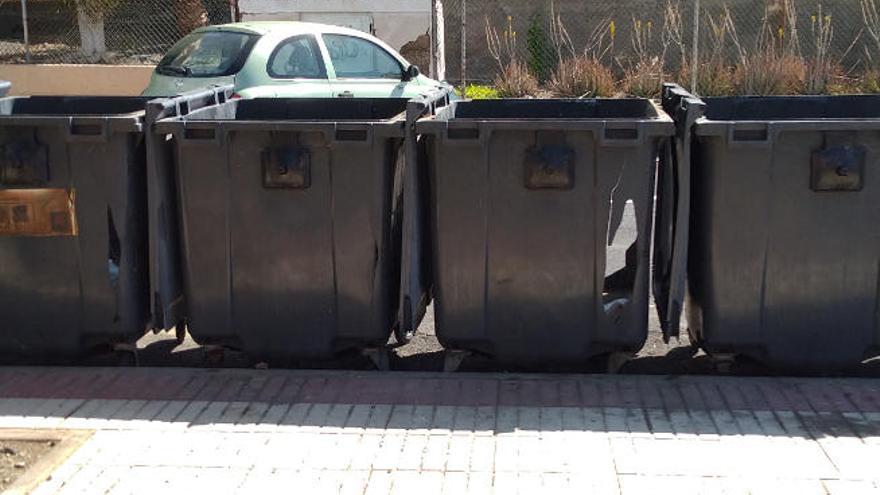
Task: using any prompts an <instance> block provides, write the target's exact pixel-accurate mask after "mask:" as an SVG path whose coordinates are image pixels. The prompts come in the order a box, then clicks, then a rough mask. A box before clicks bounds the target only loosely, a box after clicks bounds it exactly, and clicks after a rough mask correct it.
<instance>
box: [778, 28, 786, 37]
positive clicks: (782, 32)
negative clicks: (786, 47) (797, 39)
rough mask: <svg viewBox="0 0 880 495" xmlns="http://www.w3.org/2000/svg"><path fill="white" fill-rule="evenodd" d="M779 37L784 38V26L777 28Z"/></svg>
mask: <svg viewBox="0 0 880 495" xmlns="http://www.w3.org/2000/svg"><path fill="white" fill-rule="evenodd" d="M779 37H780V38H785V28H784V27H780V28H779Z"/></svg>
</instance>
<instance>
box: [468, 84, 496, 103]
mask: <svg viewBox="0 0 880 495" xmlns="http://www.w3.org/2000/svg"><path fill="white" fill-rule="evenodd" d="M463 93H464V97H465V98H469V99H471V100H494V99H496V98H498V97H499V96H498V90H497V89H495V88H493V87H492V86H485V85H480V84H469V85H468V86H467V87H466V88H464V92H463Z"/></svg>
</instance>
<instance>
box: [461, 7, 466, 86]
mask: <svg viewBox="0 0 880 495" xmlns="http://www.w3.org/2000/svg"><path fill="white" fill-rule="evenodd" d="M461 87H462V88H466V87H467V0H461Z"/></svg>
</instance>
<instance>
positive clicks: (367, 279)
mask: <svg viewBox="0 0 880 495" xmlns="http://www.w3.org/2000/svg"><path fill="white" fill-rule="evenodd" d="M372 139H373V142H368V141H364V142H340V141H337V142H336V143H335V144H334V148H333V153H332V155H331V158H330V159H331V164H330V167H329V168H330V170H331V175H332V179H331V181H332V184H331V185H330V188H331V194H332V202H333V204H332V210H331V211H332V215H333V218H332V225H333V239H332V242H333V245H332V249H333V253H334V261H335V266H336V273H335V276H336V281H335V284H336V287H335V289H336V299H337V302H336V310H337V317H338V323H337V325H338V328H337V335H336V336H335V337H336V339H338V340H339V342H338V343H337V346H345V345H348V344H351V345H360V344H362V343H363V340H364V338H365V337H366V336H370V338H368V339H367V340H371V341H372V342H369V343H370V344H373V345H380V344H384V343H385V341H387V338H388V335H389V334H390V331H391V328H392V327H393V326H394V321H395V319H396V310H397V305H398V299H399V298H398V291H397V289H398V287H399V285H400V239H399V238H397V239H392V231H391V216H390V215H388V214H387V213H386V212H390V211H391V203H392V191H393V188H394V172H395V169H396V168H397V167H396V165H397V162H398V160H402V159H403V155H402V154H401V153H400V150H401V149H402V144H403V143H402V140H401V139H397V138H395V139H386V138H383V137H379V136H373V138H372ZM346 342H347V343H346Z"/></svg>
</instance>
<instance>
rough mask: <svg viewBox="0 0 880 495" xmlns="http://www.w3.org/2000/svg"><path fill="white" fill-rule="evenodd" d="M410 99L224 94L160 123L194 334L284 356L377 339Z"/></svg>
mask: <svg viewBox="0 0 880 495" xmlns="http://www.w3.org/2000/svg"><path fill="white" fill-rule="evenodd" d="M406 103H407V102H406V100H403V99H256V100H231V101H229V102H227V103H226V104H224V105H220V106H217V107H210V108H207V109H203V110H199V111H195V112H191V113H189V115H186V116H184V117H180V118H176V119H166V120H162V121H159V122H158V123H157V125H156V131H157V132H159V133H167V134H170V135H172V136H173V139H174V143H175V144H174V146H175V150H174V159H175V173H176V187H177V189H178V191H177V195H178V198H179V209H180V219H179V220H180V229H181V234H182V237H181V245H182V259H181V263H182V269H183V294H184V300H185V306H186V320H187V325H188V328H189V330H190V332H191V334H192V335H193V337H194V338H195V339H196V341H198V342H200V343H203V344H212V345H222V346H228V347H232V348H237V349H241V350H244V351H245V352H247V353H249V354H251V355H255V356H265V357H268V358H280V359H285V358H304V359H311V358H327V357H331V356H332V355H334V354H335V353H337V352H341V351H344V350H348V349H353V348H354V349H358V348H365V347H373V346H384V345H385V344H386V343H387V341H388V339H389V336H390V335H391V332H392V329H393V327H394V326H395V325H396V320H397V309H398V299H399V296H398V293H399V287H400V260H399V258H400V245H401V238H400V225H401V222H402V218H401V215H400V211H399V205H400V187H401V184H400V182H399V180H398V179H399V177H400V173H399V170H398V169H401V168H402V167H403V149H404V130H405V129H404V122H405V118H404V111H405V109H406ZM395 189H397V191H395Z"/></svg>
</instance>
